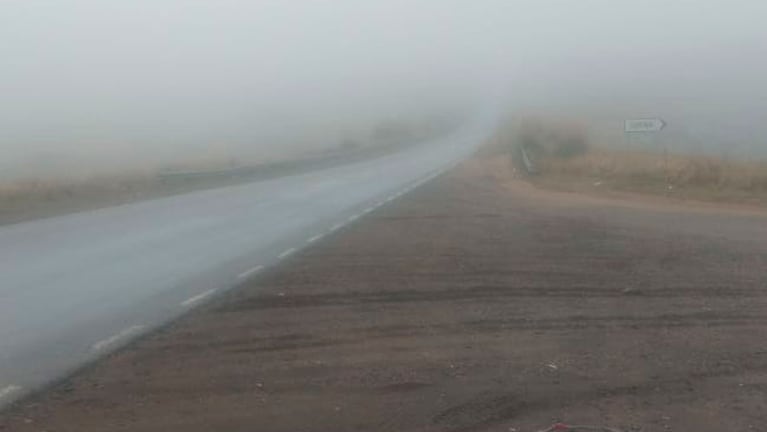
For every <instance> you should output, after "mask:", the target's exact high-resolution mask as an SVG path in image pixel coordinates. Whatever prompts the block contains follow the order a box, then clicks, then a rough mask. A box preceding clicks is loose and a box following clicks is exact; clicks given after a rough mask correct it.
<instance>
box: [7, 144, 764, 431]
mask: <svg viewBox="0 0 767 432" xmlns="http://www.w3.org/2000/svg"><path fill="white" fill-rule="evenodd" d="M765 240H767V217H766V216H765V215H764V214H762V213H759V212H756V211H754V212H741V211H731V210H730V209H724V210H719V209H715V208H705V209H701V208H694V207H690V206H673V205H666V204H661V203H638V202H635V201H621V200H611V199H602V198H600V199H597V198H592V197H582V196H580V195H577V194H562V193H555V192H546V191H541V190H537V189H534V188H530V187H529V186H527V185H525V184H523V183H520V182H519V181H517V180H513V179H511V177H509V176H508V175H507V174H505V171H504V170H503V165H500V164H499V163H498V161H497V160H488V159H483V158H476V159H474V160H471V161H468V162H466V163H464V164H463V165H461V166H459V167H458V168H456V169H455V170H453V171H451V172H449V173H447V174H445V175H443V176H441V177H439V178H437V179H436V180H434V181H432V182H429V183H427V184H425V185H423V186H422V187H420V188H418V189H416V190H415V191H414V192H413V193H411V194H409V195H407V196H405V197H403V198H401V199H399V200H397V201H394V202H392V203H391V204H390V205H388V206H385V207H382V208H380V209H379V210H377V211H376V212H373V213H371V214H370V215H368V216H367V217H365V218H364V219H361V220H360V221H358V222H357V223H356V224H353V225H350V226H348V227H347V228H345V229H344V230H342V231H340V232H339V233H338V234H337V235H335V236H332V237H328V238H326V239H324V240H322V241H321V242H318V243H317V244H316V245H314V246H313V247H311V248H309V249H306V250H304V251H302V252H301V253H298V254H296V255H294V256H293V257H291V258H290V259H289V260H287V261H285V264H284V265H282V266H280V267H277V268H274V269H272V270H270V271H268V272H266V273H264V274H263V275H262V276H260V277H258V278H256V279H254V280H252V281H250V282H248V283H246V284H244V285H242V286H241V287H239V288H238V289H236V290H234V291H231V292H230V293H228V294H227V295H225V296H223V297H221V298H218V299H216V300H214V301H213V302H212V303H209V304H207V305H205V306H203V307H201V308H200V309H198V310H196V311H194V312H192V313H190V314H188V315H186V316H185V317H183V318H181V319H180V320H178V321H176V322H174V323H173V324H171V325H169V326H168V327H166V328H164V329H162V330H160V331H158V332H156V333H154V334H152V335H150V336H148V337H146V338H143V339H142V340H140V341H138V342H137V343H135V344H133V345H131V346H130V347H128V348H126V349H123V350H121V351H119V352H117V353H115V354H113V355H111V356H109V357H108V358H106V359H105V360H103V361H101V362H99V363H98V364H96V365H93V366H92V367H89V368H87V369H86V370H83V371H82V372H81V373H79V374H77V375H75V376H73V377H72V378H70V379H68V380H66V381H64V382H62V383H60V384H58V385H56V386H54V387H53V388H51V389H49V390H48V391H46V392H44V393H41V394H39V395H37V396H33V397H31V398H29V399H27V400H24V401H22V402H21V403H19V404H17V405H16V406H14V407H12V408H11V409H9V410H8V411H6V412H4V413H2V414H0V430H2V431H3V432H6V431H80V432H89V431H105V430H109V431H211V430H221V431H261V430H263V431H272V432H279V431H362V430H365V431H519V432H524V431H537V430H541V429H544V428H545V427H547V426H548V425H550V424H551V423H553V422H555V421H563V422H566V423H571V424H595V425H605V426H612V427H616V428H620V429H621V430H624V431H693V430H694V431H712V432H713V431H717V432H720V431H752V430H765V428H767V426H765V425H766V424H767V348H765V346H764V335H765V334H766V332H767V313H766V312H767V271H766V270H765V269H767V241H765Z"/></svg>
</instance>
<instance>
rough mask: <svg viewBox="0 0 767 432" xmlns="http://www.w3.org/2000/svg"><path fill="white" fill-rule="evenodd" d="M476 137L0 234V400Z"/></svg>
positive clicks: (248, 269) (356, 212) (355, 211)
mask: <svg viewBox="0 0 767 432" xmlns="http://www.w3.org/2000/svg"><path fill="white" fill-rule="evenodd" d="M479 141H480V140H479V134H478V133H477V132H476V131H466V130H465V131H463V132H461V133H459V134H456V135H454V136H453V137H451V138H450V139H445V140H441V141H435V142H430V143H424V144H422V145H418V146H415V147H412V148H410V149H408V150H406V151H403V152H401V153H397V154H393V155H389V156H386V157H381V158H378V159H373V160H368V161H364V162H360V163H355V164H350V165H345V166H341V167H336V168H332V169H327V170H322V171H316V172H310V173H307V174H303V175H296V176H290V177H284V178H280V179H275V180H269V181H263V182H258V183H250V184H243V185H237V186H231V187H226V188H220V189H213V190H206V191H200V192H194V193H189V194H184V195H177V196H172V197H168V198H163V199H157V200H152V201H145V202H139V203H135V204H129V205H124V206H119V207H112V208H106V209H101V210H97V211H90V212H85V213H78V214H72V215H67V216H62V217H56V218H51V219H44V220H38V221H31V222H27V223H21V224H16V225H9V226H4V227H0V274H1V275H2V284H0V299H1V300H0V405H4V404H7V403H9V402H11V401H13V400H14V399H16V398H18V397H20V396H22V395H24V394H25V393H26V392H29V391H31V390H33V389H35V388H38V387H40V386H41V385H44V384H45V383H47V382H50V381H51V380H53V379H55V378H57V377H60V376H62V375H63V374H65V373H66V372H68V371H70V370H73V369H74V368H76V367H77V366H79V365H82V364H84V363H86V362H88V361H90V360H93V359H96V358H98V357H99V356H101V355H103V354H104V353H107V352H109V351H111V350H113V349H115V348H117V347H119V346H121V345H122V344H124V343H125V342H126V341H128V340H130V339H131V338H133V337H135V336H137V335H140V334H141V333H143V332H145V331H147V330H149V329H151V328H153V327H156V326H157V325H158V324H160V323H162V322H165V321H167V320H168V319H170V318H172V317H174V316H177V315H179V314H181V313H183V312H184V311H185V310H188V309H189V308H191V307H193V306H195V305H197V304H201V303H203V302H204V301H205V300H207V299H209V298H211V297H213V296H214V295H215V294H217V293H219V292H220V291H223V290H224V289H226V288H229V287H232V286H235V285H236V284H237V283H238V282H241V281H244V280H246V279H248V278H250V277H252V276H254V275H255V274H256V273H258V272H259V271H260V270H262V269H263V268H265V267H268V266H270V265H274V264H276V263H277V262H279V261H280V259H282V258H285V257H287V256H288V255H290V254H291V253H293V252H295V251H297V250H299V249H301V248H302V247H304V246H305V245H307V244H309V243H312V242H314V241H316V240H318V239H320V238H321V237H322V236H325V235H327V234H330V233H332V232H333V231H335V230H338V229H340V228H342V227H343V226H344V225H345V224H347V223H349V222H353V221H354V220H356V219H357V218H359V217H361V216H364V214H365V213H366V212H369V211H371V210H372V209H374V208H376V207H377V206H379V205H382V204H385V203H386V202H388V201H391V200H393V199H395V198H397V197H398V196H399V195H401V194H403V193H405V192H407V191H408V190H409V189H410V188H412V187H414V186H415V185H417V184H418V183H419V182H421V181H425V180H428V179H429V178H431V177H432V176H434V175H436V174H438V173H439V172H441V171H442V170H444V169H445V168H448V167H450V166H451V165H453V164H454V163H456V162H457V161H459V160H461V159H463V158H464V157H465V156H467V155H468V154H470V153H471V152H472V151H473V149H474V147H475V145H476V144H477V143H478V142H479Z"/></svg>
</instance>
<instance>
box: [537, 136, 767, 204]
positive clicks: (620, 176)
mask: <svg viewBox="0 0 767 432" xmlns="http://www.w3.org/2000/svg"><path fill="white" fill-rule="evenodd" d="M533 182H534V183H536V184H539V185H543V186H548V187H556V188H558V189H560V190H562V189H566V190H576V191H584V190H592V191H624V192H635V193H644V194H652V195H663V196H666V197H671V198H679V199H692V200H701V201H712V202H730V203H749V204H758V205H767V163H765V162H742V161H729V160H723V159H718V158H712V157H704V156H689V155H662V154H655V153H640V152H626V151H617V150H612V151H611V150H591V151H589V152H588V153H586V154H583V155H579V156H575V157H572V158H567V159H555V158H547V159H544V160H543V161H541V175H539V176H537V177H536V178H533Z"/></svg>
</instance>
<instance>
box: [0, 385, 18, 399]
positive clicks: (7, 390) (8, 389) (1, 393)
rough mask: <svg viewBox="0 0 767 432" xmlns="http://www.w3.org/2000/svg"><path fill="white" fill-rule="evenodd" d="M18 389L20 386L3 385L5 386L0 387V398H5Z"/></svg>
mask: <svg viewBox="0 0 767 432" xmlns="http://www.w3.org/2000/svg"><path fill="white" fill-rule="evenodd" d="M20 390H21V387H20V386H17V385H13V384H11V385H9V386H5V387H3V388H1V389H0V399H4V398H7V397H8V396H10V395H12V394H14V393H16V392H18V391H20Z"/></svg>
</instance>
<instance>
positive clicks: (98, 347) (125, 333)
mask: <svg viewBox="0 0 767 432" xmlns="http://www.w3.org/2000/svg"><path fill="white" fill-rule="evenodd" d="M144 327H146V326H144V325H132V326H130V327H127V328H125V329H123V330H121V331H120V332H119V333H117V334H114V335H112V336H110V337H108V338H106V339H102V340H100V341H98V342H96V343H95V344H93V346H92V347H91V350H93V351H102V350H104V349H106V348H109V346H111V345H114V344H115V343H117V342H119V341H120V340H121V339H125V338H128V337H130V336H133V335H135V334H136V333H138V332H140V331H141V330H143V329H144Z"/></svg>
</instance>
